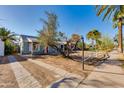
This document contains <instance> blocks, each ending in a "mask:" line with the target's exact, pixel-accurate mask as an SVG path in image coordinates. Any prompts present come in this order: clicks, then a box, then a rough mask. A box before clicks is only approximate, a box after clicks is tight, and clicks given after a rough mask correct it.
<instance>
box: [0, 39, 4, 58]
mask: <svg viewBox="0 0 124 93" xmlns="http://www.w3.org/2000/svg"><path fill="white" fill-rule="evenodd" d="M0 56H4V42H3V41H1V39H0Z"/></svg>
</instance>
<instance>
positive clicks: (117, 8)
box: [96, 5, 124, 53]
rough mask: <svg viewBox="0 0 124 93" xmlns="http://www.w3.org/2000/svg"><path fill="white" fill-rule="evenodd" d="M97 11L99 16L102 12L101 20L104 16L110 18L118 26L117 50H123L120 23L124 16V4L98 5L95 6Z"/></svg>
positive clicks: (121, 23)
mask: <svg viewBox="0 0 124 93" xmlns="http://www.w3.org/2000/svg"><path fill="white" fill-rule="evenodd" d="M96 8H97V10H98V12H97V15H98V16H100V15H101V14H104V13H105V14H104V16H103V20H104V19H105V18H108V19H109V18H110V17H112V19H113V20H114V22H116V23H117V26H118V41H119V46H118V48H119V51H120V52H121V53H122V52H123V40H122V36H123V34H122V25H123V18H124V5H100V6H96Z"/></svg>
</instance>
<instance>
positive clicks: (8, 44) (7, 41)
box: [0, 27, 15, 55]
mask: <svg viewBox="0 0 124 93" xmlns="http://www.w3.org/2000/svg"><path fill="white" fill-rule="evenodd" d="M0 38H1V40H2V41H3V42H4V45H5V55H8V54H12V53H13V51H14V49H15V46H14V45H13V44H12V41H13V40H15V34H14V33H12V32H10V31H9V30H7V29H6V28H4V27H2V28H0Z"/></svg>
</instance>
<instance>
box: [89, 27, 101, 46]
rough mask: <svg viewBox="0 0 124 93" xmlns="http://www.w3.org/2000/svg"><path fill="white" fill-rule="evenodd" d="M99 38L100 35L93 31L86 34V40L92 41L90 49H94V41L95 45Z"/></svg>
mask: <svg viewBox="0 0 124 93" xmlns="http://www.w3.org/2000/svg"><path fill="white" fill-rule="evenodd" d="M99 38H101V33H100V32H99V31H98V30H96V29H94V30H92V31H90V32H88V33H87V39H88V40H89V39H91V40H92V47H94V46H95V45H94V41H95V42H96V43H97V41H98V39H99Z"/></svg>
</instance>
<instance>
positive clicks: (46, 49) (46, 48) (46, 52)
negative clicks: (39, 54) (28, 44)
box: [44, 46, 48, 54]
mask: <svg viewBox="0 0 124 93" xmlns="http://www.w3.org/2000/svg"><path fill="white" fill-rule="evenodd" d="M44 53H45V54H48V46H45V51H44Z"/></svg>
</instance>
